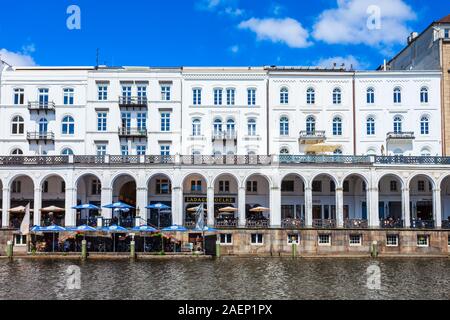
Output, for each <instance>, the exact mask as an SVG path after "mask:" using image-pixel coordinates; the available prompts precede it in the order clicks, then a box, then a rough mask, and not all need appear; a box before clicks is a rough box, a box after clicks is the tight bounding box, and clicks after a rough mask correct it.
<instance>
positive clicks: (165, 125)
mask: <svg viewBox="0 0 450 320" xmlns="http://www.w3.org/2000/svg"><path fill="white" fill-rule="evenodd" d="M161 132H170V113H161Z"/></svg>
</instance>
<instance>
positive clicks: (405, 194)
mask: <svg viewBox="0 0 450 320" xmlns="http://www.w3.org/2000/svg"><path fill="white" fill-rule="evenodd" d="M410 207H411V206H410V203H409V188H403V189H402V211H403V221H404V226H405V228H410V227H411V214H410V212H411V208H410Z"/></svg>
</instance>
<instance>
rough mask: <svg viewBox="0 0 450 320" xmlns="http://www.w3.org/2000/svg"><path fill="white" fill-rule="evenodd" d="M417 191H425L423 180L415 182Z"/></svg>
mask: <svg viewBox="0 0 450 320" xmlns="http://www.w3.org/2000/svg"><path fill="white" fill-rule="evenodd" d="M417 191H421V192H424V191H425V181H423V180H419V181H417Z"/></svg>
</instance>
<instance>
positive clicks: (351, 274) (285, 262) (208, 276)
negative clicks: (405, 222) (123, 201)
mask: <svg viewBox="0 0 450 320" xmlns="http://www.w3.org/2000/svg"><path fill="white" fill-rule="evenodd" d="M373 264H375V265H377V266H379V267H380V269H381V290H369V289H368V287H367V285H366V284H367V279H368V276H367V268H368V267H369V266H371V265H373ZM73 265H75V266H78V267H80V270H81V290H69V289H68V288H67V269H68V268H69V267H70V266H73ZM0 299H27V300H28V299H151V300H155V299H156V300H160V299H188V300H191V299H201V300H203V299H239V300H240V299H244V300H245V299H261V300H266V299H446V300H448V299H450V259H386V260H377V261H375V260H369V259H367V260H365V259H311V260H292V259H264V258H251V259H250V258H249V259H239V258H224V259H218V260H201V259H192V260H166V261H137V262H131V261H87V262H78V261H48V260H47V261H36V260H26V259H24V260H20V259H19V260H15V261H12V262H10V261H7V260H0Z"/></svg>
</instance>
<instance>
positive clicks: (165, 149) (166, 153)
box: [159, 145, 170, 156]
mask: <svg viewBox="0 0 450 320" xmlns="http://www.w3.org/2000/svg"><path fill="white" fill-rule="evenodd" d="M159 150H160V154H161V155H162V156H170V146H169V145H161V146H160V147H159Z"/></svg>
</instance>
